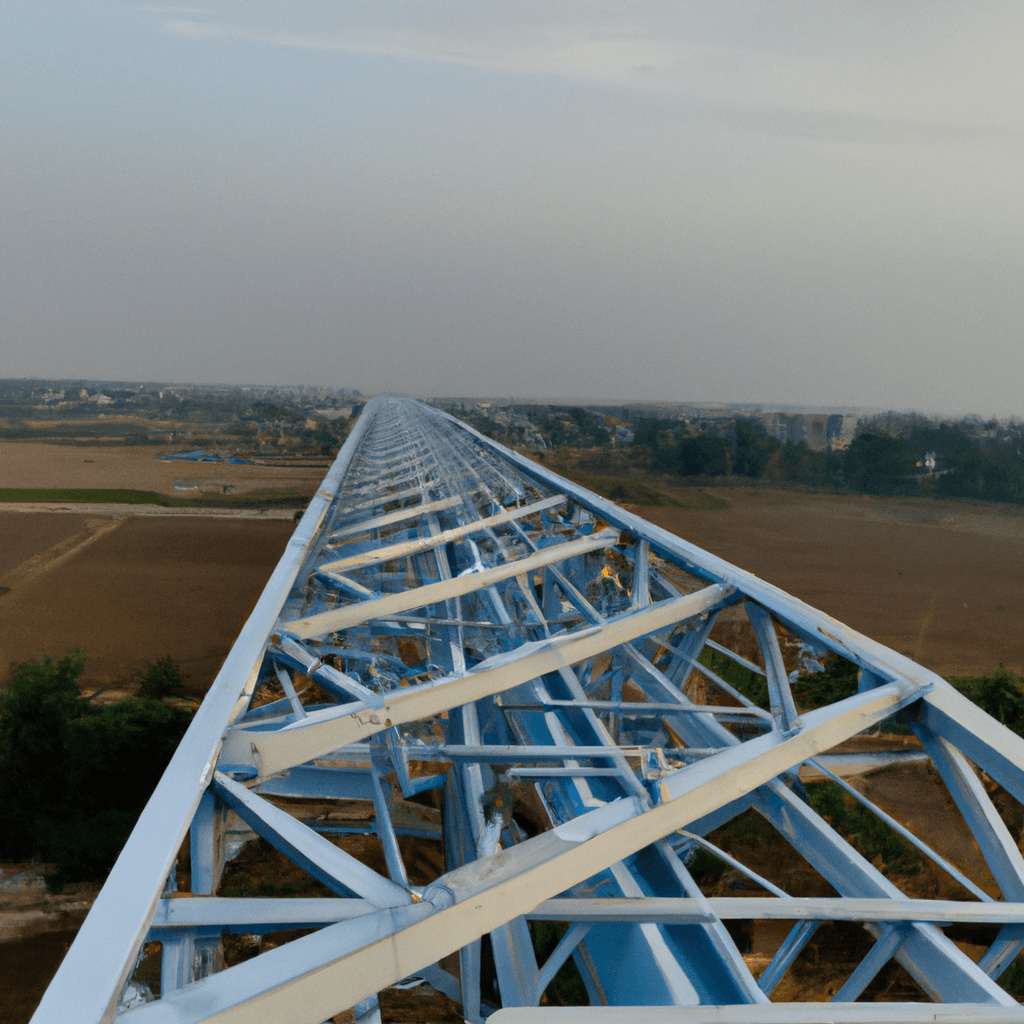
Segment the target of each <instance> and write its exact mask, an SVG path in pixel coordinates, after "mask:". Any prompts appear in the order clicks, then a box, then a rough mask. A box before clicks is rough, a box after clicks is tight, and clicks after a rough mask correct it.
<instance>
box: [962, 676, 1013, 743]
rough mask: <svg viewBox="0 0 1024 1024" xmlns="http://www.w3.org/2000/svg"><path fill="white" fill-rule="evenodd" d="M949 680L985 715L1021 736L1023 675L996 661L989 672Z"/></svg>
mask: <svg viewBox="0 0 1024 1024" xmlns="http://www.w3.org/2000/svg"><path fill="white" fill-rule="evenodd" d="M949 682H950V684H951V685H953V686H955V687H956V689H958V690H959V691H960V692H961V693H962V694H963V695H964V696H965V697H966V698H967V699H968V700H971V701H974V703H975V704H977V705H978V707H980V708H981V710H982V711H984V712H985V713H986V714H987V715H991V716H992V717H993V718H994V719H995V720H996V721H997V722H1002V724H1003V725H1005V726H1006V728H1007V729H1010V730H1011V731H1012V732H1015V733H1016V734H1017V735H1018V736H1024V676H1018V675H1016V674H1015V673H1013V672H1011V671H1010V670H1009V669H1007V668H1006V667H1005V666H1003V665H1000V666H999V668H997V669H996V670H995V672H993V673H992V674H991V675H990V676H966V677H963V678H956V679H950V680H949Z"/></svg>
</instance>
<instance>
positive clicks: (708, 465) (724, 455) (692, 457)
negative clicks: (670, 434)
mask: <svg viewBox="0 0 1024 1024" xmlns="http://www.w3.org/2000/svg"><path fill="white" fill-rule="evenodd" d="M676 472H677V473H679V474H680V475H681V476H725V475H726V474H727V473H728V472H729V448H728V446H727V445H726V443H725V441H723V440H722V439H721V438H720V437H719V436H718V435H717V434H709V433H708V434H697V435H696V437H684V438H682V439H681V440H680V441H679V443H678V444H677V445H676Z"/></svg>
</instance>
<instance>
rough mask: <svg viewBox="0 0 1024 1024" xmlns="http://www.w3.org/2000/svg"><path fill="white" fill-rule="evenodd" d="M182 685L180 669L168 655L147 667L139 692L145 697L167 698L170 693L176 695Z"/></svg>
mask: <svg viewBox="0 0 1024 1024" xmlns="http://www.w3.org/2000/svg"><path fill="white" fill-rule="evenodd" d="M183 685H184V680H183V679H182V678H181V669H180V668H178V663H177V662H176V661H175V660H174V659H173V658H172V657H171V656H170V655H168V656H167V657H166V658H161V659H160V660H159V661H156V662H151V663H150V664H149V665H148V666H147V668H146V674H145V676H144V677H143V679H142V686H141V690H142V693H143V694H144V695H145V696H147V697H156V698H158V699H159V698H161V697H168V696H170V695H171V694H172V693H178V692H179V691H180V690H181V688H182V686H183Z"/></svg>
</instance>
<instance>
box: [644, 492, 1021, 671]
mask: <svg viewBox="0 0 1024 1024" xmlns="http://www.w3.org/2000/svg"><path fill="white" fill-rule="evenodd" d="M709 493H711V494H714V495H715V496H717V497H720V498H724V499H725V500H726V501H728V502H729V504H730V507H729V508H727V509H679V508H668V507H660V508H639V509H637V512H638V513H639V514H640V515H642V516H644V517H645V518H647V519H649V520H651V521H652V522H654V523H657V525H659V526H662V527H664V528H665V529H667V530H671V531H672V532H673V533H676V534H678V535H679V536H681V537H683V538H684V539H685V540H688V541H690V542H692V543H694V544H697V545H699V546H700V547H702V548H705V549H706V550H708V551H710V552H711V553H712V554H715V555H718V556H720V557H721V558H725V559H726V560H728V561H730V562H732V563H734V564H735V565H738V566H740V567H741V568H743V569H747V570H749V571H750V572H753V573H755V574H756V575H757V576H760V577H761V578H762V579H764V580H767V581H768V582H769V583H773V584H775V585H776V586H778V587H781V588H782V589H783V590H786V591H788V592H789V593H790V594H793V595H794V596H795V597H799V598H800V599H801V600H803V601H806V602H807V603H808V604H810V605H813V606H814V607H815V608H819V609H820V610H822V611H824V612H827V613H828V614H829V615H832V616H834V617H835V618H837V619H839V620H840V621H842V622H845V623H846V624H847V625H849V626H852V627H853V628H854V629H857V630H860V631H861V632H862V633H865V634H866V635H867V636H869V637H871V638H872V639H874V640H877V641H879V642H880V643H883V644H885V645H886V646H888V647H892V648H893V649H894V650H896V651H899V652H900V653H901V654H906V655H908V656H909V657H911V658H913V659H914V660H915V661H917V662H919V663H920V664H922V665H924V666H926V667H927V668H930V669H932V670H933V671H935V672H938V673H939V674H940V675H942V676H951V675H952V676H959V675H981V674H986V673H989V672H991V671H992V670H993V669H994V668H995V667H996V666H997V665H998V664H999V663H1000V662H1002V663H1003V664H1005V665H1006V667H1007V668H1009V669H1011V670H1013V671H1014V672H1018V673H1019V672H1021V671H1024V630H1022V629H1021V623H1022V619H1024V509H1018V508H1016V507H1013V506H1007V505H977V504H967V503H960V502H955V501H936V500H933V499H928V498H906V499H892V498H869V497H862V496H846V495H827V494H801V493H793V492H789V491H781V490H761V489H755V488H721V489H709Z"/></svg>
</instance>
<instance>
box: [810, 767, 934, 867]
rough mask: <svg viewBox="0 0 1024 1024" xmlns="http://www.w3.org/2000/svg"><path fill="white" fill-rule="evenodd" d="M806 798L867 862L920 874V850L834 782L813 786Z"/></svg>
mask: <svg viewBox="0 0 1024 1024" xmlns="http://www.w3.org/2000/svg"><path fill="white" fill-rule="evenodd" d="M807 797H808V799H809V801H810V804H811V807H813V808H814V810H816V811H817V812H818V814H820V815H821V816H822V817H823V818H824V819H825V820H826V821H827V822H828V823H829V824H830V825H831V826H832V827H833V828H834V829H835V830H836V831H837V832H838V833H839V834H840V835H841V836H843V837H844V838H845V839H846V841H847V842H848V843H850V844H852V845H853V846H856V847H857V849H859V850H860V852H861V853H863V854H864V856H865V857H867V858H868V860H874V859H875V858H876V857H881V860H882V863H883V864H884V870H885V871H886V872H894V873H896V874H900V875H916V874H918V873H919V872H920V870H921V867H922V866H923V864H924V861H923V860H922V859H921V855H920V854H919V853H918V852H917V850H916V849H915V848H914V847H913V846H911V845H910V843H908V842H907V840H906V839H904V838H903V836H901V835H900V834H899V833H898V832H896V831H895V829H892V828H890V827H889V826H888V825H886V823H885V822H884V821H882V820H881V819H880V818H877V817H876V816H875V815H874V814H872V813H871V812H870V811H869V810H868V809H867V808H866V807H864V806H863V804H860V803H858V802H857V801H856V800H854V799H853V797H851V796H850V795H849V794H848V793H846V791H845V790H844V789H843V788H842V787H841V786H839V785H837V784H836V783H835V782H831V781H828V780H826V781H824V782H814V783H811V784H810V785H808V787H807Z"/></svg>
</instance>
